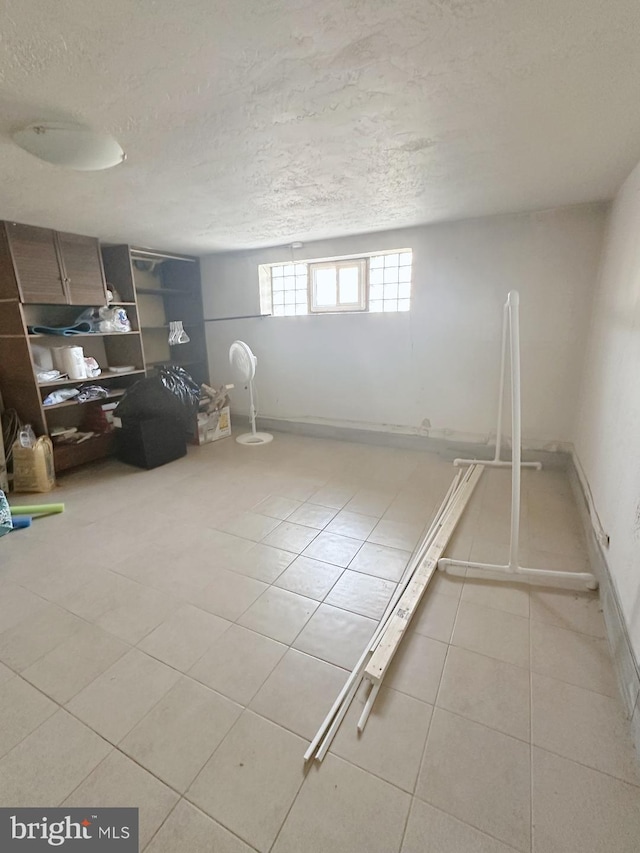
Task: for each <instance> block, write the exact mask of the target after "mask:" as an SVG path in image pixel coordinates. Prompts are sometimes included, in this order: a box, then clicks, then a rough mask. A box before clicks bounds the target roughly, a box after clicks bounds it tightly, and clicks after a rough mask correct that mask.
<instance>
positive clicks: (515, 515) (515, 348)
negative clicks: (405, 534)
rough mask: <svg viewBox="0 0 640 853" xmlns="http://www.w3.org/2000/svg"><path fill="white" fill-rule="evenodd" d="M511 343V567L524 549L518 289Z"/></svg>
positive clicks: (512, 301) (511, 301)
mask: <svg viewBox="0 0 640 853" xmlns="http://www.w3.org/2000/svg"><path fill="white" fill-rule="evenodd" d="M507 306H508V310H509V331H510V341H511V424H512V426H511V434H512V439H511V445H512V447H511V460H512V463H513V464H512V466H511V541H510V545H509V567H510V569H511V570H512V571H513V570H515V568H516V566H517V565H518V550H519V546H520V486H521V478H520V462H521V461H522V460H521V457H522V447H521V442H522V423H521V410H520V295H519V294H518V291H517V290H511V291H509V295H508V296H507Z"/></svg>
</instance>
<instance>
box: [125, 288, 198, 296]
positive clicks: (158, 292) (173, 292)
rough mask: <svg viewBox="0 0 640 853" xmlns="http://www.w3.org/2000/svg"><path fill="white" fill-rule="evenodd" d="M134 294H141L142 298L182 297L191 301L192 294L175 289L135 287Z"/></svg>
mask: <svg viewBox="0 0 640 853" xmlns="http://www.w3.org/2000/svg"><path fill="white" fill-rule="evenodd" d="M136 293H138V294H141V293H142V294H144V296H182V297H186V298H187V299H193V293H191V292H190V291H188V290H179V289H178V288H176V287H136Z"/></svg>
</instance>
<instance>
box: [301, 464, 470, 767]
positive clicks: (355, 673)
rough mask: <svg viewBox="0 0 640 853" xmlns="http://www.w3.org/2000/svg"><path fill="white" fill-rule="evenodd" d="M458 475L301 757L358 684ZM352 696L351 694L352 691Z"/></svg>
mask: <svg viewBox="0 0 640 853" xmlns="http://www.w3.org/2000/svg"><path fill="white" fill-rule="evenodd" d="M470 470H471V469H468V470H467V471H466V472H465V475H464V478H463V480H466V479H467V478H468V477H469V476H470ZM461 477H462V471H458V473H457V475H456V476H455V477H454V479H453V481H452V483H451V485H450V486H449V489H448V491H447V494H446V495H445V498H444V500H443V502H442V504H441V505H440V507H439V509H438V512H437V513H436V515H435V517H434V519H433V521H432V522H431V525H430V527H429V530H428V532H427V534H426V536H425V537H424V538H423V540H422V542H421V543H420V544H419V545H417V546H416V548H415V549H414V552H413V554H412V556H411V558H410V559H409V562H408V563H407V566H406V568H405V570H404V573H403V575H402V578H401V580H400V583H399V584H398V587H397V588H396V591H395V593H394V594H393V597H392V598H391V601H390V602H389V604H388V605H387V607H386V609H385V612H384V614H383V616H382V619H381V620H380V622H379V623H378V627H377V628H376V630H375V632H374V634H373V636H372V638H371V640H370V641H369V643H368V644H367V646H366V648H365V650H364V651H363V653H362V655H361V656H360V658H359V660H358V662H357V664H356V665H355V667H354V668H353V670H352V671H351V673H350V675H349V677H348V678H347V680H346V681H345V683H344V685H343V686H342V689H341V690H340V692H339V693H338V695H337V697H336V699H335V701H334V703H333V705H332V706H331V708H330V709H329V713H328V714H327V716H326V717H325V718H324V720H323V722H322V724H321V726H320V728H319V729H318V731H317V732H316V734H315V736H314V738H313V740H312V741H311V743H310V744H309V746H308V748H307V751H306V752H305V754H304V760H305V761H309V759H311V758H312V757H313V755H314V753H315V751H316V749H317V748H318V745H319V744H320V742H321V741H322V740H323V738H324V736H325V732H326V731H327V729H328V728H329V727H330V726H331V724H332V721H333V719H334V717H335V716H336V714H337V713H338V712H339V710H340V707H341V705H342V703H343V702H344V700H345V698H346V697H347V696H348V695H349V694H350V693H351V691H352V689H353V684H354V682H355V681H356V680H358V684H359V680H360V679H361V678H362V673H363V672H364V669H365V667H366V665H367V663H368V662H369V656H370V655H371V653H372V650H373V648H374V646H375V645H376V644H377V643H378V640H379V638H380V637H381V636H382V632H383V631H384V628H385V626H386V623H387V622H388V620H389V617H390V615H391V613H392V612H393V609H394V608H395V606H396V604H397V603H398V601H399V600H400V596H401V595H402V593H403V592H404V590H405V589H406V587H407V585H408V583H409V581H410V579H411V576H412V574H413V571H414V570H415V568H416V567H417V566H418V564H419V562H420V560H421V559H422V557H423V556H424V545H425V544H426V543H427V542H429V541H430V540H431V539H432V538H433V535H434V532H435V530H436V529H437V526H438V523H439V521H440V519H441V518H442V515H443V513H444V512H445V510H446V509H447V507H448V505H449V503H450V502H451V501H452V499H453V495H454V492H455V491H456V490H457V487H458V484H460V481H461ZM357 686H358V685H357V684H356V689H357ZM353 693H355V690H354V691H353ZM352 698H353V694H352Z"/></svg>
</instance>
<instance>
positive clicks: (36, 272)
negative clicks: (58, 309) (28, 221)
mask: <svg viewBox="0 0 640 853" xmlns="http://www.w3.org/2000/svg"><path fill="white" fill-rule="evenodd" d="M5 228H6V230H7V238H8V244H9V250H10V252H11V257H12V259H13V269H14V274H15V278H16V282H17V287H18V290H19V293H20V296H21V301H22V302H43V303H51V304H57V303H59V302H62V303H65V302H67V293H66V289H65V284H64V274H63V272H62V270H61V269H60V260H59V258H58V249H57V246H56V232H55V231H53V230H52V229H51V228H35V227H34V226H32V225H20V224H19V223H17V222H6V223H5Z"/></svg>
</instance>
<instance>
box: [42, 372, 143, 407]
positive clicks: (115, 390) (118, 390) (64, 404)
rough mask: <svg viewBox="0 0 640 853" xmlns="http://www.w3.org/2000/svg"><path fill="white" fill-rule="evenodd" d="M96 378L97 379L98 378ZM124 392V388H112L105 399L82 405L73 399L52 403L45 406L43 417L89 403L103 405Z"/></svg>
mask: <svg viewBox="0 0 640 853" xmlns="http://www.w3.org/2000/svg"><path fill="white" fill-rule="evenodd" d="M96 378H97V379H99V378H100V377H99V376H98V377H96ZM126 390H127V389H126V388H113V389H112V390H111V391H109V393H108V395H107V396H106V397H96V398H95V399H93V400H84V401H83V402H82V403H80V402H78V400H76V399H75V398H72V399H71V400H63V402H62V403H54V404H53V405H52V406H45V407H44V411H45V415H46V413H47V412H55V411H56V410H57V409H64V408H66V407H67V406H87V405H88V404H89V403H104V402H106V401H107V400H115V399H117V398H118V397H122V395H123V394H124V393H125V391H126Z"/></svg>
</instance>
